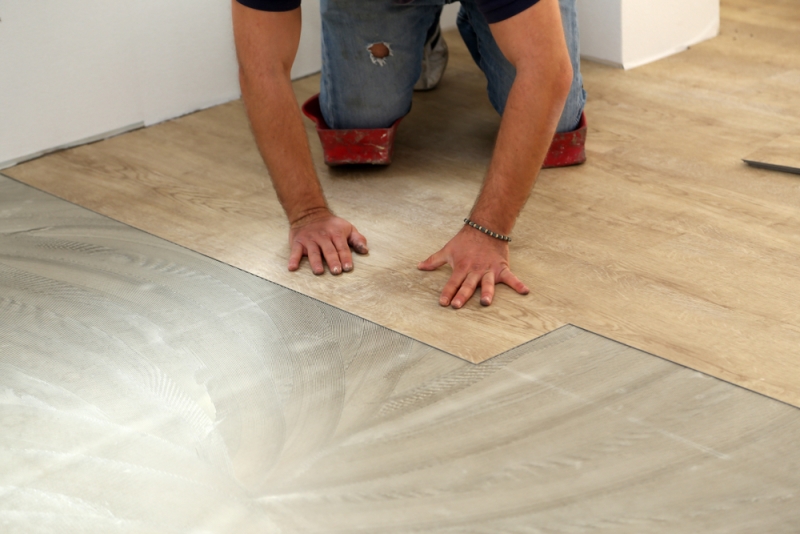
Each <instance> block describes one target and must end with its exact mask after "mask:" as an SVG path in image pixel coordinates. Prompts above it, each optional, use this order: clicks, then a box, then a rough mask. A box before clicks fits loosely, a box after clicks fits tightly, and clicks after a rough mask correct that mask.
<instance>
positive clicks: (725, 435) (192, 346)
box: [0, 177, 800, 533]
mask: <svg viewBox="0 0 800 534" xmlns="http://www.w3.org/2000/svg"><path fill="white" fill-rule="evenodd" d="M799 441H800V411H798V409H797V408H794V407H792V406H789V405H786V404H782V403H780V402H778V401H775V400H772V399H769V398H766V397H763V396H760V395H758V394H756V393H753V392H750V391H747V390H745V389H742V388H739V387H737V386H734V385H731V384H729V383H726V382H722V381H720V380H717V379H715V378H711V377H709V376H706V375H703V374H701V373H698V372H695V371H692V370H690V369H687V368H684V367H681V366H679V365H676V364H674V363H671V362H668V361H666V360H663V359H660V358H657V357H655V356H652V355H649V354H646V353H643V352H640V351H637V350H634V349H632V348H630V347H627V346H625V345H622V344H619V343H616V342H614V341H611V340H609V339H606V338H603V337H600V336H598V335H595V334H592V333H590V332H587V331H585V330H582V329H579V328H576V327H574V326H566V327H563V328H560V329H558V330H556V331H555V332H553V333H550V334H548V335H545V336H543V337H541V338H539V339H536V340H534V341H532V342H530V343H527V344H525V345H523V346H521V347H519V348H517V349H514V350H512V351H509V352H506V353H504V354H502V355H500V356H498V357H497V358H494V359H492V360H490V361H488V362H486V363H484V364H481V365H473V364H470V363H467V362H465V361H463V360H460V359H458V358H455V357H453V356H451V355H448V354H446V353H443V352H441V351H439V350H437V349H434V348H432V347H430V346H427V345H424V344H422V343H420V342H418V341H414V340H412V339H411V338H409V337H406V336H403V335H400V334H398V333H395V332H393V331H391V330H388V329H386V328H383V327H381V326H378V325H376V324H374V323H370V322H368V321H366V320H364V319H361V318H359V317H357V316H354V315H351V314H348V313H346V312H344V311H342V310H339V309H336V308H334V307H332V306H330V305H327V304H324V303H322V302H319V301H316V300H314V299H312V298H309V297H306V296H303V295H301V294H298V293H295V292H293V291H291V290H289V289H286V288H283V287H281V286H278V285H276V284H274V283H271V282H268V281H266V280H263V279H260V278H258V277H255V276H253V275H250V274H247V273H245V272H243V271H240V270H237V269H236V268H233V267H230V266H227V265H224V264H221V263H219V262H217V261H215V260H212V259H209V258H207V257H204V256H202V255H200V254H197V253H194V252H191V251H189V250H187V249H184V248H181V247H179V246H177V245H173V244H171V243H168V242H166V241H163V240H161V239H159V238H156V237H154V236H151V235H148V234H146V233H144V232H142V231H139V230H135V229H132V228H130V227H128V226H125V225H123V224H120V223H117V222H114V221H112V220H110V219H107V218H105V217H103V216H100V215H97V214H94V213H92V212H89V211H88V210H85V209H83V208H80V207H77V206H75V205H72V204H70V203H68V202H66V201H63V200H59V199H57V198H55V197H52V196H50V195H47V194H45V193H42V192H39V191H36V190H34V189H32V188H30V187H28V186H25V185H22V184H20V183H17V182H14V181H12V180H9V179H6V178H2V177H0V530H1V531H2V532H4V533H17V532H25V533H32V532H103V533H113V532H137V533H138V532H153V533H156V532H157V533H168V532H219V533H234V532H235V533H243V532H288V533H294V532H590V531H591V532H595V531H607V532H614V533H619V532H636V533H642V532H726V533H727V532H748V533H749V532H754V531H755V532H771V533H778V532H787V533H788V532H797V530H798V528H799V527H800V503H798V496H797V487H798V483H800V475H798V473H800V452H798V450H797V447H796V444H797V443H798V442H799Z"/></svg>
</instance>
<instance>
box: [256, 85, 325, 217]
mask: <svg viewBox="0 0 800 534" xmlns="http://www.w3.org/2000/svg"><path fill="white" fill-rule="evenodd" d="M240 79H241V86H242V96H243V98H244V102H245V106H246V107H247V114H248V117H249V118H250V123H251V125H252V129H253V134H254V136H255V139H256V143H257V144H258V149H259V151H260V152H261V156H262V157H263V159H264V162H265V163H266V165H267V169H268V170H269V174H270V177H271V178H272V183H273V185H274V187H275V191H276V192H277V194H278V199H279V200H280V202H281V205H282V206H283V209H284V211H285V212H286V216H287V217H288V219H289V223H290V224H297V223H300V222H302V221H304V220H306V219H308V218H309V217H313V216H314V215H315V214H317V213H327V212H328V207H327V203H326V202H325V197H324V195H323V192H322V187H321V186H320V184H319V180H318V179H317V176H316V171H315V169H314V165H313V162H312V160H311V152H310V149H309V145H308V137H307V136H306V132H305V128H303V122H302V117H301V115H300V109H299V107H298V105H297V101H296V100H295V96H294V92H293V90H292V85H291V81H290V79H289V76H288V74H287V75H286V76H283V75H280V74H278V75H274V76H269V77H267V76H263V77H259V78H257V79H255V80H253V79H252V78H249V77H248V74H247V73H246V72H242V74H241V76H240Z"/></svg>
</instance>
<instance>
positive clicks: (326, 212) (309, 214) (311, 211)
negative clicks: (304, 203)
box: [289, 206, 333, 228]
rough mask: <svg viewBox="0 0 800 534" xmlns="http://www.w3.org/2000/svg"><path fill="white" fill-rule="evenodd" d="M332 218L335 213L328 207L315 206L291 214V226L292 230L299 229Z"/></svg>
mask: <svg viewBox="0 0 800 534" xmlns="http://www.w3.org/2000/svg"><path fill="white" fill-rule="evenodd" d="M332 216H333V212H331V210H330V209H329V208H328V206H314V207H311V208H306V209H304V210H300V211H298V212H296V213H292V214H289V226H290V227H291V228H298V227H300V226H305V225H307V224H308V223H311V222H314V221H319V220H322V219H327V218H329V217H332Z"/></svg>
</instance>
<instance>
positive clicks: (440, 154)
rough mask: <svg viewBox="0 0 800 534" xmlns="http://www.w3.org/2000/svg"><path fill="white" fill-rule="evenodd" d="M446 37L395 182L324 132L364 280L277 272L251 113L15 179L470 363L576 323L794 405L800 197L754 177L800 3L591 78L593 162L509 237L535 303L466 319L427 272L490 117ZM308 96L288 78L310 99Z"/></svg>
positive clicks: (44, 163) (782, 85)
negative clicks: (347, 155) (360, 242)
mask: <svg viewBox="0 0 800 534" xmlns="http://www.w3.org/2000/svg"><path fill="white" fill-rule="evenodd" d="M448 40H449V41H448V42H449V43H450V45H451V49H452V52H453V55H452V59H451V62H450V66H449V67H448V72H447V74H446V76H445V78H444V80H443V82H442V85H441V86H440V87H439V88H438V89H437V90H436V91H433V92H430V93H425V94H418V95H416V96H415V103H414V108H413V109H412V112H411V114H410V115H409V116H408V117H407V118H406V119H405V120H404V122H403V124H402V125H401V128H400V131H399V133H398V139H397V145H396V152H395V162H394V163H393V164H392V165H391V166H390V167H389V168H386V169H364V168H358V169H329V168H327V167H325V166H324V165H323V164H322V158H321V153H320V148H319V145H318V143H317V142H316V141H315V140H313V139H312V141H313V142H312V151H313V155H314V158H315V162H316V164H317V169H318V171H319V174H320V177H321V180H322V183H323V186H324V188H325V190H326V192H327V194H328V197H329V199H330V202H331V205H332V207H333V208H334V209H335V210H336V211H337V213H339V214H341V215H342V216H344V217H346V218H348V219H350V220H352V221H353V222H354V223H355V224H356V225H357V226H358V227H359V229H360V230H361V231H362V232H363V233H365V234H366V235H367V237H368V238H369V240H370V245H371V254H370V255H369V256H368V257H365V258H357V262H356V269H355V271H354V272H353V273H351V274H347V275H343V276H340V277H331V276H324V277H314V276H313V275H311V274H310V272H308V270H304V271H303V272H300V273H288V272H287V271H286V269H285V264H286V260H287V259H288V252H289V249H288V244H287V243H286V233H287V226H286V223H285V221H284V220H283V214H282V213H281V211H280V208H279V206H278V204H277V202H276V200H275V197H274V193H273V192H272V190H271V187H270V186H269V184H268V181H267V179H266V173H265V171H264V169H263V164H262V163H261V162H260V160H259V157H258V154H257V152H256V150H255V147H254V144H253V141H252V138H251V137H250V135H249V132H248V127H247V124H246V118H245V115H244V112H243V109H242V106H241V103H239V102H234V103H231V104H227V105H224V106H219V107H217V108H213V109H210V110H207V111H204V112H201V113H197V114H193V115H189V116H187V117H183V118H181V119H178V120H176V121H170V122H168V123H165V124H162V125H158V126H155V127H152V128H148V129H145V130H141V131H137V132H133V133H130V134H126V135H125V136H121V137H119V138H115V139H111V140H108V141H105V142H102V143H96V144H94V145H90V146H85V147H80V148H76V149H73V150H70V151H65V152H62V153H58V154H54V155H51V156H48V157H46V158H42V159H40V160H37V161H34V162H29V163H26V164H24V165H20V166H18V167H15V168H13V169H10V170H8V171H7V173H8V174H9V175H11V176H13V177H15V178H17V179H19V180H22V181H24V182H26V183H30V184H32V185H35V186H36V187H40V188H42V189H45V190H48V191H50V192H53V193H55V194H57V195H59V196H61V197H63V198H67V199H69V200H71V201H74V202H76V203H79V204H81V205H85V206H87V207H89V208H91V209H94V210H96V211H99V212H101V213H105V214H107V215H110V216H112V217H114V218H117V219H119V220H122V221H124V222H127V223H129V224H131V225H133V226H135V227H137V228H142V229H144V230H147V231H148V232H151V233H154V234H157V235H160V236H162V237H165V238H167V239H169V240H171V241H175V242H177V243H181V244H183V245H185V246H188V247H190V248H192V249H195V250H198V251H200V252H202V253H204V254H207V255H210V256H213V257H215V258H218V259H220V260H222V261H224V262H226V263H229V264H232V265H236V266H238V267H240V268H242V269H245V270H247V271H249V272H252V273H255V274H258V275H260V276H263V277H265V278H267V279H269V280H273V281H275V282H278V283H280V284H281V285H284V286H287V287H290V288H292V289H295V290H297V291H300V292H302V293H304V294H307V295H310V296H312V297H314V298H317V299H320V300H322V301H324V302H328V303H331V304H333V305H335V306H337V307H340V308H343V309H345V310H348V311H350V312H352V313H355V314H357V315H359V316H361V317H365V318H367V319H369V320H372V321H375V322H377V323H378V324H381V325H384V326H387V327H389V328H391V329H394V330H396V331H398V332H402V333H404V334H407V335H409V336H412V337H413V338H415V339H418V340H420V341H423V342H425V343H428V344H431V345H433V346H435V347H438V348H441V349H442V350H445V351H447V352H450V353H452V354H456V355H458V356H460V357H462V358H465V359H467V360H469V361H473V362H479V361H484V360H485V359H487V358H490V357H492V356H494V355H496V354H499V353H502V352H503V351H506V350H508V349H511V348H513V347H515V346H517V345H519V344H520V343H523V342H525V341H527V340H530V339H533V338H534V337H537V336H539V335H541V334H543V333H545V332H548V331H551V330H553V329H555V328H557V327H560V326H562V325H563V324H566V323H572V324H576V325H578V326H581V327H584V328H586V329H589V330H591V331H594V332H598V333H600V334H602V335H606V336H609V337H611V338H613V339H616V340H619V341H621V342H624V343H627V344H630V345H632V346H635V347H637V348H640V349H643V350H646V351H649V352H652V353H656V354H658V355H660V356H663V357H665V358H668V359H670V360H672V361H675V362H678V363H680V364H683V365H687V366H689V367H691V368H694V369H697V370H700V371H703V372H706V373H709V374H711V375H713V376H717V377H720V378H723V379H725V380H729V381H732V382H734V383H737V384H740V385H743V386H745V387H748V388H751V389H753V390H755V391H758V392H761V393H764V394H767V395H770V396H773V397H775V398H778V399H781V400H784V401H786V402H789V403H792V404H794V405H800V359H798V358H797V355H798V353H799V352H800V348H798V347H800V313H798V311H797V304H796V303H797V302H800V277H798V276H797V275H798V274H800V272H798V267H797V266H798V265H800V252H799V251H800V215H798V214H799V213H800V210H799V209H798V208H800V182H799V181H798V180H797V179H796V178H795V177H793V176H791V175H780V174H777V173H775V174H771V173H764V172H759V171H754V170H753V169H750V168H748V167H747V166H745V165H744V164H742V162H741V159H742V156H743V155H745V154H748V153H750V152H752V150H753V149H754V148H755V147H759V146H763V145H765V144H767V143H769V142H770V141H773V140H774V139H776V138H777V137H778V136H780V135H784V134H786V133H787V132H794V131H796V130H797V124H798V123H800V93H798V92H797V90H796V87H797V84H798V81H800V55H798V54H797V53H796V51H797V50H798V49H800V4H797V3H796V2H790V1H784V2H771V3H758V2H755V1H754V0H726V1H724V2H723V4H722V30H721V34H720V36H719V37H718V38H716V39H713V40H711V41H708V42H705V43H702V44H700V45H698V46H696V47H693V48H692V49H691V50H689V51H687V52H685V53H682V54H678V55H676V56H672V57H670V58H667V59H664V60H662V61H659V62H656V63H654V64H651V65H647V66H644V67H640V68H637V69H634V70H632V71H620V70H615V69H612V68H608V67H605V66H602V65H597V64H592V63H585V64H584V67H583V72H584V78H585V82H586V86H587V90H588V93H589V103H588V107H587V110H588V111H587V113H588V117H589V127H590V132H589V140H588V146H587V150H588V155H589V161H588V162H587V163H586V164H585V165H583V166H581V167H577V168H569V169H554V170H547V171H544V172H542V174H541V176H540V178H539V181H538V183H537V185H536V188H535V190H534V193H533V195H532V197H531V200H530V201H529V202H528V205H527V207H526V209H525V211H524V213H523V214H522V216H521V217H520V220H519V221H518V224H517V226H516V228H515V230H514V237H515V239H514V242H513V243H512V247H511V253H512V257H511V260H512V267H513V268H514V270H515V272H517V274H518V275H520V276H521V277H522V279H523V280H524V281H526V283H528V284H529V285H530V287H531V288H532V289H533V291H532V294H531V295H529V296H528V297H519V296H516V295H514V294H513V292H511V291H510V290H508V289H507V288H501V289H500V292H499V298H498V299H497V301H496V303H495V305H493V306H492V307H490V308H481V307H480V306H479V304H478V303H477V300H476V299H473V300H472V301H471V302H470V303H469V305H468V306H467V307H466V309H464V310H460V311H458V312H455V311H452V310H446V309H440V308H439V307H438V305H437V301H436V296H437V294H438V292H439V290H440V288H441V287H442V286H443V284H444V282H445V281H446V279H447V275H448V270H447V269H442V270H440V271H439V272H435V273H421V272H418V271H417V270H416V269H415V265H416V263H417V262H418V261H419V260H421V259H424V258H425V257H427V256H428V255H429V254H430V253H432V252H434V251H435V250H437V249H438V248H439V247H440V246H441V245H442V244H443V243H444V242H446V241H447V239H449V237H450V236H451V235H452V234H453V233H454V232H455V231H457V230H458V228H459V227H460V221H461V219H462V218H463V217H464V214H465V213H467V211H468V210H469V208H470V206H471V203H472V201H473V200H474V197H475V195H476V194H477V191H478V189H479V187H480V182H481V179H482V176H483V173H484V171H485V168H486V165H487V163H488V161H489V157H490V155H491V151H492V145H493V139H494V135H495V133H496V130H497V127H498V124H499V120H498V118H497V117H496V115H495V114H494V112H493V110H492V109H491V107H490V105H489V103H488V100H487V98H486V96H485V80H484V78H483V77H482V74H481V73H480V72H479V71H478V70H477V69H476V68H475V67H474V66H473V65H472V64H471V61H470V59H469V57H468V54H467V52H466V50H465V49H464V47H463V45H461V44H460V43H459V39H458V37H457V36H456V35H454V34H450V35H448ZM317 84H318V79H317V78H314V77H311V78H307V79H305V80H301V81H299V82H296V83H295V89H296V93H297V96H298V100H299V101H302V100H304V99H305V98H307V97H308V96H310V95H311V94H313V93H314V92H316V90H317ZM308 130H309V133H310V135H311V136H312V138H313V137H314V133H313V130H312V128H311V126H310V124H308Z"/></svg>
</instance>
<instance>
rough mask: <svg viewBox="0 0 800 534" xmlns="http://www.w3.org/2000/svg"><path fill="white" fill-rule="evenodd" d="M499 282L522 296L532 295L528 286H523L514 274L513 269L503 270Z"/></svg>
mask: <svg viewBox="0 0 800 534" xmlns="http://www.w3.org/2000/svg"><path fill="white" fill-rule="evenodd" d="M498 282H500V283H501V284H505V285H507V286H508V287H510V288H511V289H513V290H514V291H516V292H517V293H519V294H520V295H527V294H528V293H530V289H528V286H526V285H525V284H523V283H522V281H521V280H520V279H519V278H517V277H516V276H514V273H512V272H511V269H509V268H508V267H506V268H505V269H503V271H502V272H501V273H500V278H498Z"/></svg>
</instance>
